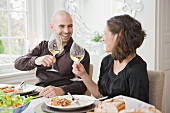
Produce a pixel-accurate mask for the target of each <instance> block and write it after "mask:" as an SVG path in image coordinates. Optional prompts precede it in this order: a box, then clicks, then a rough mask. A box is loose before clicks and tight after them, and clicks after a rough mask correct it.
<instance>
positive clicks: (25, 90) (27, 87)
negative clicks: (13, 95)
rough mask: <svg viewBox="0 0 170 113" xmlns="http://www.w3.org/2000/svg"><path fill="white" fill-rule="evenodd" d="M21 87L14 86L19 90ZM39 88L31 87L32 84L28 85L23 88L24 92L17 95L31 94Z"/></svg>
mask: <svg viewBox="0 0 170 113" xmlns="http://www.w3.org/2000/svg"><path fill="white" fill-rule="evenodd" d="M18 86H19V85H14V87H15V88H17V87H18ZM36 88H37V86H35V85H30V84H26V85H25V86H23V92H20V93H17V94H24V93H29V92H31V91H34V90H35V89H36Z"/></svg>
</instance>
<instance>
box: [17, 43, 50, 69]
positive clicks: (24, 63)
mask: <svg viewBox="0 0 170 113" xmlns="http://www.w3.org/2000/svg"><path fill="white" fill-rule="evenodd" d="M46 43H47V42H46V41H42V42H41V43H40V44H39V45H37V46H36V47H35V48H34V49H33V50H32V51H31V52H29V53H28V54H26V55H24V56H20V57H19V58H17V59H16V60H15V64H14V66H15V68H16V69H18V70H21V71H28V70H31V69H34V68H35V67H36V64H35V59H36V58H37V57H38V56H40V52H41V51H42V49H41V48H42V47H45V45H47V44H46Z"/></svg>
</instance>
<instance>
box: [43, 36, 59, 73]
mask: <svg viewBox="0 0 170 113" xmlns="http://www.w3.org/2000/svg"><path fill="white" fill-rule="evenodd" d="M61 49H62V39H61V38H60V36H59V35H57V34H52V35H51V37H50V39H49V41H48V50H49V51H50V52H51V53H52V54H53V56H54V57H55V55H56V54H58V53H59V51H60V50H61ZM46 71H53V72H58V70H56V69H54V64H53V65H52V68H51V69H47V70H46Z"/></svg>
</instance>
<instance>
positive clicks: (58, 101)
mask: <svg viewBox="0 0 170 113" xmlns="http://www.w3.org/2000/svg"><path fill="white" fill-rule="evenodd" d="M71 102H72V101H71V100H68V99H66V98H58V97H54V98H52V100H51V105H53V106H63V107H65V106H68V105H70V104H71Z"/></svg>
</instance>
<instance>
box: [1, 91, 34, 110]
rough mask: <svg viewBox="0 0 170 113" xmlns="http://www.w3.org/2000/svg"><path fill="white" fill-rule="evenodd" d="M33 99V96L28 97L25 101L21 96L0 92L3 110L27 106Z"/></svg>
mask: <svg viewBox="0 0 170 113" xmlns="http://www.w3.org/2000/svg"><path fill="white" fill-rule="evenodd" d="M31 99H32V97H31V96H27V97H26V98H25V99H23V98H22V97H21V96H20V95H11V94H5V93H4V92H2V91H0V107H2V108H9V107H12V108H16V107H19V106H22V105H25V104H27V103H28V102H29V101H30V100H31Z"/></svg>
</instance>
